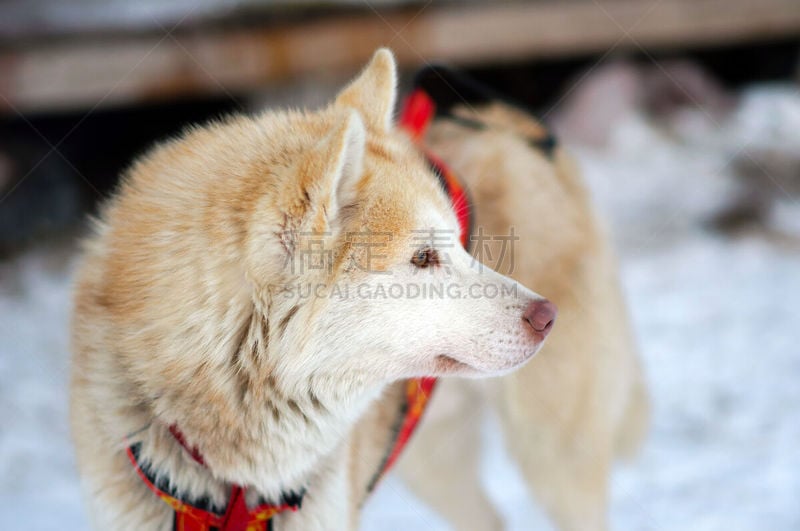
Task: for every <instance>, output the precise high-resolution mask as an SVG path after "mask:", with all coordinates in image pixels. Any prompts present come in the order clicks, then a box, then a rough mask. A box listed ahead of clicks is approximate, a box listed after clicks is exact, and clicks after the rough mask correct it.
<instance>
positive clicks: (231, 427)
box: [71, 50, 613, 530]
mask: <svg viewBox="0 0 800 531" xmlns="http://www.w3.org/2000/svg"><path fill="white" fill-rule="evenodd" d="M395 85H396V72H395V63H394V59H393V57H392V55H391V53H390V52H389V51H387V50H379V51H378V52H377V53H376V54H375V56H374V57H373V59H372V61H371V62H370V64H369V65H368V66H367V67H366V68H365V70H364V71H363V72H362V73H361V74H360V76H359V77H357V78H356V79H355V80H354V81H353V82H352V83H351V84H350V85H348V86H347V87H346V88H345V89H344V90H343V91H342V92H341V93H339V95H338V96H337V97H336V98H335V101H334V102H333V103H331V104H330V105H329V106H327V107H326V108H324V109H321V110H318V111H315V112H288V111H280V112H266V113H264V114H262V115H260V116H256V117H241V116H240V117H233V118H230V119H227V120H225V121H223V122H220V123H215V124H212V125H210V126H207V127H202V128H194V129H192V130H189V131H187V132H186V133H185V134H184V135H182V136H181V137H180V138H177V139H174V140H171V141H169V142H166V143H163V144H161V145H160V146H158V147H156V148H155V149H153V150H151V151H150V152H149V153H148V154H146V155H145V156H144V157H142V158H141V159H139V160H138V161H137V162H136V163H135V164H134V165H133V166H132V168H131V169H130V171H128V173H127V175H126V176H125V177H124V179H123V182H122V184H121V186H120V189H119V191H118V193H117V194H116V195H115V197H114V198H113V199H112V200H111V201H110V202H109V203H108V204H107V205H106V206H105V208H104V209H103V211H102V213H101V215H100V216H99V220H98V222H97V224H96V231H95V234H94V236H92V237H91V238H89V240H88V241H87V242H86V251H85V257H84V260H83V263H82V266H81V267H80V270H79V272H78V276H77V285H76V293H75V309H74V320H73V326H72V348H73V352H74V360H73V368H72V382H71V423H72V431H73V437H74V442H75V446H76V449H77V455H78V465H79V470H80V473H81V476H82V481H83V485H84V489H85V493H86V497H87V500H88V505H89V512H90V515H91V521H92V523H93V525H94V527H95V528H97V529H118V530H127V529H136V530H148V529H157V530H168V529H172V526H173V525H175V524H174V522H175V518H176V514H178V511H179V510H182V509H181V508H182V507H183V505H181V503H178V502H176V501H175V499H177V498H179V499H180V500H181V501H182V502H188V503H195V502H196V504H198V505H200V504H201V502H202V504H205V506H207V507H212V508H225V507H228V508H230V507H231V499H229V498H231V497H232V496H233V494H232V492H233V491H232V490H231V486H232V485H234V486H237V487H239V488H240V490H239V491H238V492H240V493H243V494H242V498H243V500H244V504H243V505H242V506H243V507H244V511H245V512H247V511H248V510H249V508H252V507H254V506H257V505H259V504H262V503H264V502H271V503H273V504H275V505H279V504H280V503H281V500H284V501H285V500H286V499H287V498H288V497H289V494H292V495H298V493H303V492H305V497H304V499H303V502H302V507H301V508H300V509H299V510H297V511H296V512H281V513H279V514H278V515H277V516H274V517H271V519H270V526H274V527H275V528H276V529H279V530H292V529H297V530H308V529H348V528H353V527H354V526H355V525H357V524H356V516H355V514H356V512H357V511H356V510H355V509H354V507H355V506H356V505H357V502H356V501H355V500H359V503H360V498H361V493H354V492H353V489H354V488H355V486H357V485H358V483H359V480H358V478H357V477H355V476H356V475H359V474H362V472H363V470H362V471H361V472H357V473H356V472H354V471H353V459H352V456H353V455H354V445H355V444H356V442H355V441H356V439H357V445H358V446H359V447H362V448H363V447H365V446H366V447H369V446H370V443H369V442H368V439H365V438H364V437H363V434H370V433H374V432H375V430H378V431H380V430H383V429H385V426H386V423H387V421H386V419H380V418H379V417H380V411H382V410H381V409H380V407H378V406H380V403H378V404H377V405H376V407H375V408H371V407H370V405H371V404H373V405H374V404H376V401H377V400H378V399H380V398H381V397H382V392H383V391H385V390H386V388H387V386H389V385H390V384H392V383H393V382H397V381H399V380H402V379H405V378H413V377H420V376H463V377H483V376H495V375H501V374H506V373H508V372H510V371H512V370H514V369H516V368H518V367H520V366H522V365H523V364H524V363H525V362H526V361H528V360H529V359H530V358H531V357H532V356H533V355H534V354H535V353H536V352H537V351H538V349H539V348H540V346H541V345H542V342H543V341H544V339H545V336H547V334H548V332H549V331H550V328H551V326H552V323H553V320H554V318H555V308H554V306H553V304H552V303H550V302H548V301H546V300H545V299H543V298H542V297H540V296H539V295H537V294H535V293H533V292H532V291H530V290H529V289H527V288H525V287H523V286H522V285H520V284H518V283H517V282H516V281H514V280H511V279H510V278H507V277H505V276H502V275H500V274H498V273H495V272H493V271H491V270H490V269H489V268H482V267H481V266H480V264H478V263H476V261H475V260H474V259H473V258H472V257H471V256H470V255H469V254H468V253H467V252H466V251H464V250H463V249H462V248H461V247H460V245H459V243H458V241H459V226H458V223H457V219H456V216H455V214H454V212H453V211H452V208H451V205H450V203H449V200H448V198H447V197H446V196H445V194H444V193H443V192H442V190H441V188H440V186H439V185H438V183H437V181H436V178H435V177H434V176H433V174H432V172H431V171H430V169H429V167H428V166H427V164H426V162H425V161H424V159H423V157H422V156H421V155H420V154H419V152H418V150H416V149H415V147H414V146H413V145H412V144H411V143H410V141H409V140H407V138H406V137H405V135H404V134H402V133H401V132H399V131H395V129H394V128H393V125H392V113H393V108H394V104H395V99H396V88H395ZM378 244H379V245H378ZM534 252H535V253H536V254H537V255H539V256H540V257H541V258H538V259H536V261H537V263H538V260H545V261H546V260H548V259H549V254H550V253H551V251H550V250H549V249H548V248H547V247H546V245H542V246H537V248H536V250H535V251H534ZM422 284H425V285H429V286H433V288H431V289H434V288H435V289H434V291H436V293H437V295H435V296H430V294H428V295H426V294H425V293H424V292H425V290H424V289H420V291H421V292H422V294H421V295H416V294H417V289H419V288H424V286H421V285H422ZM397 286H399V288H397ZM412 286H413V287H414V294H415V295H414V296H410V295H409V296H405V295H402V294H403V293H405V294H406V295H407V294H408V293H410V291H411V289H410V288H409V287H412ZM489 288H491V289H489ZM398 289H399V290H400V292H401V294H400V295H398V294H397V293H398ZM404 290H405V291H404ZM442 292H443V293H444V294H445V295H444V296H441V295H440V294H441V293H442ZM482 294H485V296H481V295H482ZM611 324H613V322H612V323H611ZM562 340H563V339H562ZM561 393H562V391H558V392H557V393H556V394H557V395H558V396H559V397H560V396H561ZM390 395H391V393H390V394H389V395H386V396H383V398H382V400H384V401H385V400H387V399H392V396H390ZM387 397H388V398H387ZM554 399H558V398H555V397H554ZM596 406H597V407H598V408H603V407H605V404H596ZM374 411H377V412H378V413H375V412H374ZM365 413H367V415H366V416H364V415H365ZM360 417H362V420H361V422H360V423H359V425H358V430H357V432H356V431H354V430H353V427H354V425H355V423H356V421H357V420H358V419H359V418H360ZM376 418H377V420H376V422H375V426H374V429H372V428H371V427H370V425H369V422H368V421H369V420H370V419H376ZM355 433H358V434H361V436H359V437H355V436H354V434H355ZM377 437H378V438H380V437H381V435H380V433H378V435H377ZM134 450H135V451H134ZM134 453H135V456H134V457H135V462H133V461H132V459H133V458H132V457H131V456H132V455H133V454H134ZM367 454H369V452H366V453H365V454H364V455H367ZM365 459H366V460H369V459H370V457H369V456H367V457H365ZM363 462H364V461H363V460H362V461H361V463H363ZM362 469H363V467H362ZM137 472H140V474H137ZM140 476H141V477H140ZM145 477H147V478H149V479H148V481H149V483H148V481H144V480H143V478H145ZM150 483H152V485H153V487H152V488H149V486H150ZM156 488H157V489H159V490H160V491H163V492H170V493H173V494H174V496H175V499H173V498H170V499H172V501H171V502H170V504H167V503H164V502H163V501H162V500H161V499H159V496H157V495H155V494H154V490H153V489H156ZM295 497H296V496H295ZM237 503H238V502H237ZM234 512H235V511H234ZM212 527H213V526H212ZM248 529H249V527H248Z"/></svg>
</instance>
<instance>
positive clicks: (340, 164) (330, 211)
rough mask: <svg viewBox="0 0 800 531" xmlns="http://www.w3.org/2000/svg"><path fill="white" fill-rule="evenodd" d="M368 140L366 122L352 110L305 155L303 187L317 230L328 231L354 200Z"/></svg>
mask: <svg viewBox="0 0 800 531" xmlns="http://www.w3.org/2000/svg"><path fill="white" fill-rule="evenodd" d="M366 142H367V133H366V130H365V128H364V122H363V121H362V120H361V116H360V115H359V114H358V112H356V111H355V110H353V109H350V110H349V111H348V112H347V113H346V114H345V115H344V116H343V118H342V119H340V120H339V121H338V122H337V123H336V124H335V125H334V127H333V128H332V129H331V131H330V133H328V135H327V136H326V137H325V138H323V139H322V140H321V141H320V142H319V143H318V144H317V145H316V146H314V147H313V148H312V149H311V151H310V152H309V153H308V154H307V155H306V159H305V161H304V162H305V165H304V171H303V178H302V183H301V186H302V187H303V192H304V193H305V196H306V197H307V198H308V201H309V202H310V206H311V210H312V211H313V212H314V214H315V215H314V218H315V219H314V221H313V223H314V229H315V230H320V231H326V230H329V229H330V227H331V222H332V221H333V220H334V219H336V218H337V217H338V215H339V211H340V210H341V209H342V207H345V206H347V205H349V204H351V203H352V202H353V201H354V200H355V198H356V192H357V186H358V182H359V181H360V180H361V176H362V173H363V169H364V153H365V151H366ZM320 213H321V216H320ZM323 225H324V227H323Z"/></svg>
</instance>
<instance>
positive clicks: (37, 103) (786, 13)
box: [0, 0, 800, 112]
mask: <svg viewBox="0 0 800 531" xmlns="http://www.w3.org/2000/svg"><path fill="white" fill-rule="evenodd" d="M415 15H416V12H415V11H414V10H410V11H402V12H391V13H380V14H379V13H377V12H368V13H364V14H361V15H356V16H349V17H341V16H337V17H333V18H327V19H323V20H318V21H313V22H308V23H298V24H294V25H291V26H289V27H280V28H278V27H267V28H250V29H236V28H234V29H226V30H224V31H212V30H206V31H203V32H197V31H193V32H185V33H181V34H179V35H176V36H174V38H173V37H172V36H164V35H163V34H161V35H140V36H120V37H117V38H112V37H105V38H103V39H98V38H92V39H86V40H71V41H66V42H52V43H42V44H38V45H32V46H26V47H22V48H20V49H13V50H6V51H4V52H2V53H0V94H2V98H0V112H9V111H10V108H11V106H13V107H15V108H17V109H19V110H21V111H23V112H28V111H35V110H53V109H67V108H91V107H94V106H100V105H111V104H118V103H130V102H136V101H142V100H157V99H165V98H177V97H181V96H186V95H191V94H218V93H223V92H225V91H230V92H234V93H240V92H243V91H251V90H257V89H258V88H260V87H264V86H265V85H266V84H268V83H275V82H281V81H286V80H291V79H296V78H298V77H301V76H312V75H313V76H325V75H331V74H334V75H342V73H344V72H348V73H349V72H352V71H353V70H355V69H357V68H358V67H359V66H360V65H361V64H362V63H363V62H364V61H365V60H366V59H367V58H368V57H369V56H370V54H371V53H372V51H373V50H374V49H375V48H376V47H378V46H383V45H390V46H391V47H392V48H393V49H394V50H395V53H396V54H397V57H398V60H399V62H400V63H401V64H402V65H405V66H416V65H419V64H421V63H422V62H423V61H425V60H446V61H451V62H454V63H457V64H463V65H475V64H481V63H486V62H489V61H494V62H496V61H513V60H520V59H532V58H537V57H538V58H540V57H562V56H570V55H575V54H579V53H592V52H597V53H600V52H602V51H604V50H606V49H608V48H609V47H611V46H614V45H615V44H618V45H619V46H620V48H628V49H630V48H635V47H636V44H635V42H638V43H639V44H641V45H642V46H645V47H647V48H649V49H653V48H675V47H687V46H706V45H712V44H720V43H732V42H745V41H752V40H758V39H770V38H776V37H785V36H800V1H798V0H759V1H758V2H753V1H751V0H662V1H661V2H658V0H653V1H641V2H640V1H636V0H605V1H603V0H597V1H596V2H595V1H593V0H575V1H571V2H544V3H525V4H517V3H502V4H480V5H467V6H463V5H461V6H453V5H450V6H445V7H430V8H429V9H427V10H424V11H423V12H422V13H421V14H420V15H419V16H416V17H415ZM396 30H402V31H401V33H400V35H399V36H398V35H396V32H395V31H396ZM626 31H627V32H629V37H630V38H628V37H626V33H625V32H626ZM621 38H623V40H622V42H620V39H621Z"/></svg>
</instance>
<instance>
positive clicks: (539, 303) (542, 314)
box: [522, 299, 558, 339]
mask: <svg viewBox="0 0 800 531" xmlns="http://www.w3.org/2000/svg"><path fill="white" fill-rule="evenodd" d="M557 313H558V308H556V305H555V304H553V303H552V302H550V301H549V300H547V299H539V300H535V301H533V302H531V303H530V304H528V307H527V308H525V313H523V314H522V318H523V319H524V320H525V321H527V323H528V324H529V325H530V326H531V328H533V331H534V333H535V334H536V335H537V336H538V337H539V338H540V339H544V338H545V337H547V334H548V333H550V329H551V328H553V323H555V321H556V314H557Z"/></svg>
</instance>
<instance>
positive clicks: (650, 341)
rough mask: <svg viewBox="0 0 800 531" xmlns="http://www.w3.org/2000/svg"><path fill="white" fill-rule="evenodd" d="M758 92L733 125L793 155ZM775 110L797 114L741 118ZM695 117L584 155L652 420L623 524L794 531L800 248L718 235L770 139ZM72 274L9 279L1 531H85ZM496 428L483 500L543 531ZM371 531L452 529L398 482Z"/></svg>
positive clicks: (798, 523) (617, 520)
mask: <svg viewBox="0 0 800 531" xmlns="http://www.w3.org/2000/svg"><path fill="white" fill-rule="evenodd" d="M753 94H755V95H756V96H757V97H755V98H750V100H748V99H745V100H744V101H745V105H744V108H743V109H742V111H741V112H740V115H739V118H740V119H741V118H746V120H745V121H746V122H747V123H749V124H750V125H751V126H752V124H753V122H752V121H753V120H755V121H756V122H757V123H758V121H759V120H760V121H761V122H760V123H761V125H762V126H763V127H764V128H765V129H767V130H770V131H773V133H774V132H775V131H778V132H779V134H780V135H781V139H782V140H783V141H786V142H787V145H790V146H791V145H794V146H797V145H800V120H798V123H789V124H788V126H787V124H786V121H787V120H792V119H793V118H792V116H798V115H800V95H798V94H797V91H796V90H794V89H779V90H776V89H774V88H769V89H758V90H755V91H754V92H753ZM770 94H772V95H771V96H770ZM779 98H780V101H781V102H783V103H781V105H788V107H787V108H788V109H794V111H792V112H794V114H792V112H789V111H786V110H785V109H784V111H781V112H780V113H779V114H778V115H776V114H774V113H769V112H763V107H762V108H754V109H751V108H750V107H752V105H750V107H748V105H749V104H748V103H747V102H748V101H756V102H761V104H763V103H764V101H767V102H775V101H778V99H779ZM786 102H788V103H786ZM756 107H757V106H756ZM782 108H783V107H782ZM689 118H690V120H689V122H690V123H695V125H694V126H692V127H694V129H692V130H693V131H694V132H695V133H698V134H696V135H694V136H693V135H692V134H689V133H688V132H684V133H683V134H682V135H679V136H675V135H667V134H664V133H661V132H659V130H658V129H657V128H655V127H653V126H651V125H650V124H648V123H647V122H646V121H645V120H644V119H643V118H641V117H639V116H638V115H633V116H632V117H629V118H627V119H626V120H625V121H623V122H622V123H620V124H618V125H617V126H615V128H614V131H613V138H612V139H611V142H610V144H609V146H608V147H607V148H605V149H603V150H590V149H588V148H576V152H577V154H578V158H579V160H580V162H581V163H582V165H583V167H584V170H585V173H586V178H587V181H588V182H589V185H590V187H591V189H592V191H593V194H594V196H595V198H596V201H597V205H598V210H599V211H600V212H601V213H602V214H603V215H604V216H605V217H606V219H608V221H609V225H610V228H611V232H612V234H613V237H614V241H615V242H616V244H617V247H618V249H619V254H620V257H621V266H622V276H623V282H624V286H625V289H626V293H627V296H628V300H629V302H630V306H631V314H632V316H633V320H634V324H635V329H636V332H637V336H638V340H639V344H640V346H641V353H642V357H643V359H644V365H645V369H646V372H647V377H648V381H649V384H650V389H651V392H652V396H653V404H654V415H653V425H652V430H651V434H650V437H649V440H648V443H647V445H646V447H645V448H644V450H643V452H642V455H641V456H640V458H639V459H638V460H637V461H635V462H634V463H632V464H629V465H624V466H621V467H620V468H619V470H618V471H617V472H616V474H615V476H614V479H613V500H612V524H613V526H614V528H616V529H621V530H640V529H656V530H673V529H693V530H703V529H709V530H711V529H714V530H717V529H719V530H738V529H742V530H745V529H747V530H761V529H800V504H798V500H800V473H798V471H800V451H798V448H800V385H798V381H800V348H798V343H800V311H798V306H797V304H798V300H799V299H800V250H798V248H799V247H800V246H797V245H787V244H786V243H785V242H784V241H781V240H778V239H776V238H768V237H765V236H764V235H763V234H759V233H751V234H747V235H741V236H737V237H725V236H722V235H720V234H719V233H717V232H714V231H713V230H712V229H708V228H707V226H708V225H707V222H708V220H709V219H710V218H711V217H712V216H713V215H714V214H715V213H717V212H718V211H719V210H720V208H721V207H722V206H723V205H724V204H725V203H726V202H727V201H729V200H730V199H731V198H732V197H733V196H734V195H735V194H734V192H735V189H734V185H733V179H732V177H731V164H730V162H731V160H730V157H731V156H732V155H737V154H738V155H741V154H742V151H741V149H742V148H744V150H745V151H744V152H745V153H747V151H748V150H749V149H750V147H753V148H754V149H755V148H756V147H757V146H754V145H752V143H751V142H755V141H757V140H759V139H763V138H764V137H763V134H759V135H758V136H757V137H753V138H752V139H748V137H747V135H743V134H741V132H740V131H738V132H737V131H732V130H731V127H732V126H731V125H726V126H723V127H721V128H718V127H717V126H716V125H715V124H713V123H709V122H708V120H707V119H706V117H704V116H703V114H702V113H700V112H698V111H694V116H693V117H692V116H689ZM731 123H736V122H731ZM739 123H741V121H740V122H739ZM697 124H702V125H701V126H697ZM773 126H774V127H773ZM698 127H699V128H700V129H702V134H699V129H698ZM775 134H778V133H775ZM792 135H794V137H792ZM786 136H788V137H789V138H784V137H786ZM797 153H798V156H800V151H798V152H797ZM796 178H798V179H800V175H798V176H796ZM778 196H779V197H781V204H780V205H779V209H778V211H777V214H776V216H775V223H776V225H778V226H782V227H784V228H788V229H790V230H796V228H797V227H798V225H800V205H799V204H798V199H796V198H795V199H792V198H791V197H789V196H787V195H785V194H783V193H779V194H778ZM798 233H800V232H798ZM73 261H74V260H73V255H72V254H71V253H62V252H53V251H52V250H49V249H38V250H33V251H30V252H29V253H27V254H25V255H23V256H21V257H19V258H17V259H15V260H13V261H12V262H9V263H3V264H0V415H2V417H0V514H2V515H3V522H4V524H3V526H4V528H6V529H43V530H45V529H76V530H77V529H84V528H86V523H85V518H84V516H83V514H82V509H81V501H80V493H79V489H78V486H77V485H78V484H77V478H76V475H75V468H74V461H73V458H72V451H71V448H70V443H69V437H68V423H67V379H68V370H67V367H68V353H67V322H68V317H69V273H70V268H71V264H72V263H73ZM492 422H493V421H492V420H491V419H489V420H487V423H486V427H487V429H486V434H485V435H486V440H487V448H488V450H487V455H486V458H487V459H486V466H485V469H486V471H487V473H486V474H485V476H486V484H487V486H488V488H489V489H490V491H491V492H492V494H493V496H494V497H495V498H498V499H500V498H502V500H503V512H504V514H505V515H506V517H507V518H508V522H509V526H510V527H511V528H512V529H518V530H523V529H533V528H536V529H539V528H543V527H544V528H546V524H545V523H544V521H543V519H542V517H541V514H540V513H539V512H538V511H537V510H536V509H535V508H534V507H533V504H532V503H531V502H530V501H529V500H528V497H527V495H526V493H525V489H524V487H523V485H522V483H521V480H520V478H519V477H518V474H517V472H516V471H515V470H514V468H513V465H512V464H511V463H510V462H509V461H508V459H507V457H506V456H505V454H504V452H503V451H502V441H500V440H499V437H498V435H497V432H496V430H495V429H493V426H494V425H493V423H492ZM489 471H491V472H489ZM363 528H364V529H370V530H372V529H374V530H378V529H380V530H386V529H405V528H420V529H445V527H444V523H443V522H442V521H441V520H440V519H439V518H438V517H437V516H436V515H434V514H433V513H431V512H430V511H429V510H428V509H426V508H425V507H424V506H423V505H422V504H421V503H420V502H418V501H416V500H415V499H414V497H413V495H412V494H410V493H409V492H408V491H407V490H405V489H404V488H403V486H402V485H401V484H400V483H399V482H398V481H397V480H395V479H394V478H390V479H389V481H387V482H385V483H384V484H383V485H382V486H381V487H380V488H379V490H378V492H377V494H376V496H375V497H374V498H373V500H372V501H371V502H370V503H369V504H368V506H367V508H366V513H365V516H364V525H363Z"/></svg>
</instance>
